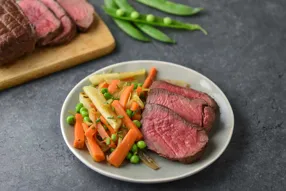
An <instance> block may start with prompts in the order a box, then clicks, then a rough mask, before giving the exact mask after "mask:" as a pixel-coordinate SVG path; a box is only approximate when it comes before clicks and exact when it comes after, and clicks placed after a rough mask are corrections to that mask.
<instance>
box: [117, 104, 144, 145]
mask: <svg viewBox="0 0 286 191" xmlns="http://www.w3.org/2000/svg"><path fill="white" fill-rule="evenodd" d="M112 106H113V107H114V109H115V111H116V113H117V114H118V115H122V116H123V118H122V121H123V123H124V124H125V126H126V127H127V128H128V129H134V130H135V131H136V134H137V139H136V140H137V141H139V140H141V139H142V138H143V135H142V133H141V131H140V130H139V129H138V127H136V125H135V124H134V123H133V122H132V121H131V119H130V118H129V116H128V115H127V113H126V111H125V110H124V109H123V107H122V106H121V104H120V103H119V101H118V100H114V101H113V102H112Z"/></svg>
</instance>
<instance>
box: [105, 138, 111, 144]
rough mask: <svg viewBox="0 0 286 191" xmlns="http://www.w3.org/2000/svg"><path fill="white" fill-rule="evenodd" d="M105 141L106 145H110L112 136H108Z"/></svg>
mask: <svg viewBox="0 0 286 191" xmlns="http://www.w3.org/2000/svg"><path fill="white" fill-rule="evenodd" d="M105 143H106V145H110V138H109V137H107V138H106V139H105Z"/></svg>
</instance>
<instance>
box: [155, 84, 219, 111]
mask: <svg viewBox="0 0 286 191" xmlns="http://www.w3.org/2000/svg"><path fill="white" fill-rule="evenodd" d="M150 88H151V89H155V88H160V89H165V90H168V91H169V92H173V93H176V94H179V95H182V96H186V97H188V98H190V99H202V100H204V101H206V102H207V103H208V105H209V106H211V107H212V108H214V109H215V110H216V109H217V103H216V102H215V100H214V99H213V98H211V97H210V96H209V95H208V94H206V93H203V92H200V91H197V90H194V89H192V88H185V87H181V86H176V85H173V84H170V83H168V82H166V81H161V80H159V81H154V82H153V83H152V86H151V87H150Z"/></svg>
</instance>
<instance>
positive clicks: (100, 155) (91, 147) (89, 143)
mask: <svg viewBox="0 0 286 191" xmlns="http://www.w3.org/2000/svg"><path fill="white" fill-rule="evenodd" d="M82 126H83V128H84V130H85V135H86V147H87V149H88V151H89V154H90V156H91V157H92V159H93V160H95V161H96V162H101V161H104V160H105V155H104V152H103V151H102V150H101V148H100V146H99V145H98V144H97V142H96V140H95V138H94V137H93V135H94V134H93V133H96V128H94V130H95V132H93V133H92V134H93V135H92V134H91V133H89V130H90V129H92V128H88V126H87V125H86V124H85V123H83V124H82Z"/></svg>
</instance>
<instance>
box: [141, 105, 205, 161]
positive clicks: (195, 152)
mask: <svg viewBox="0 0 286 191" xmlns="http://www.w3.org/2000/svg"><path fill="white" fill-rule="evenodd" d="M142 117H143V119H142V133H143V135H144V139H145V142H146V143H147V145H148V148H149V149H150V150H153V151H154V152H156V153H158V154H159V155H161V156H163V157H165V158H168V159H170V160H176V161H180V162H183V163H191V162H194V161H196V160H198V159H199V158H200V157H201V156H202V154H203V152H204V149H205V147H206V145H207V143H208V135H207V133H206V132H205V130H204V129H203V128H202V127H199V126H197V125H194V124H192V123H189V122H188V121H186V120H185V119H183V118H182V117H180V116H179V115H178V114H176V113H175V112H173V111H172V110H170V109H168V108H166V107H163V106H161V105H156V104H147V105H146V107H145V109H144V111H143V114H142Z"/></svg>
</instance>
